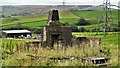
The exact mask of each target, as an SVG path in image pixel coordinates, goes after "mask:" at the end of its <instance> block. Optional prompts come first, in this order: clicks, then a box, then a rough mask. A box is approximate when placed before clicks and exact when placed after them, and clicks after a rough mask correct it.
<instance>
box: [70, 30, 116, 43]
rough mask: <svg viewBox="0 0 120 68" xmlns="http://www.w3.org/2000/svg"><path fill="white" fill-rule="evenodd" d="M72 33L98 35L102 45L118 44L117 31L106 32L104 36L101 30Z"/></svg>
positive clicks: (75, 33) (84, 35)
mask: <svg viewBox="0 0 120 68" xmlns="http://www.w3.org/2000/svg"><path fill="white" fill-rule="evenodd" d="M72 35H74V36H77V37H99V38H101V43H102V44H103V45H118V32H113V33H112V32H107V35H106V36H105V37H104V35H103V32H98V34H97V35H96V32H73V33H72Z"/></svg>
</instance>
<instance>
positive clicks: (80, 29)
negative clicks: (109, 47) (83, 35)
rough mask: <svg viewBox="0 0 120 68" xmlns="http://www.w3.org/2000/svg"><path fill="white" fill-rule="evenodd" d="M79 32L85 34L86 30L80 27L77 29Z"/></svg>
mask: <svg viewBox="0 0 120 68" xmlns="http://www.w3.org/2000/svg"><path fill="white" fill-rule="evenodd" d="M79 31H80V32H86V31H87V30H86V29H85V28H84V27H80V28H79Z"/></svg>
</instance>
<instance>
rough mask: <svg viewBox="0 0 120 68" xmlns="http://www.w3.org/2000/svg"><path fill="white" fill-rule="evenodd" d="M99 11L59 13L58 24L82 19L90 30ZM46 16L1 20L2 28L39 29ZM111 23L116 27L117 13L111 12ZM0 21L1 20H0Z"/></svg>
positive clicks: (45, 21)
mask: <svg viewBox="0 0 120 68" xmlns="http://www.w3.org/2000/svg"><path fill="white" fill-rule="evenodd" d="M100 13H101V12H100V11H72V12H71V11H69V12H60V13H59V16H60V22H61V23H65V22H68V23H69V24H71V25H72V24H75V23H76V22H77V21H78V20H79V19H80V18H84V19H85V20H87V21H90V22H91V25H88V26H83V27H85V28H87V29H92V28H95V27H97V23H98V20H99V19H100ZM47 15H48V14H35V15H31V16H18V17H12V18H4V19H2V25H1V26H2V28H6V29H7V28H10V27H15V25H16V24H17V23H21V24H22V26H23V27H27V28H31V27H40V26H44V25H46V24H47V18H48V16H47ZM112 17H113V23H112V26H117V25H118V11H117V10H113V11H112ZM0 20H1V19H0Z"/></svg>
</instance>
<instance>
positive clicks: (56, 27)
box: [42, 10, 72, 47]
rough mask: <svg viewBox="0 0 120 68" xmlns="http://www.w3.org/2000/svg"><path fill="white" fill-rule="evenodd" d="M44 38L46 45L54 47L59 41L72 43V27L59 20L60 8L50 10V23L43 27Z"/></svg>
mask: <svg viewBox="0 0 120 68" xmlns="http://www.w3.org/2000/svg"><path fill="white" fill-rule="evenodd" d="M42 38H43V39H42V40H43V41H44V42H45V45H46V46H52V47H53V46H54V44H55V43H59V42H60V43H62V44H63V45H65V46H67V45H70V44H71V39H72V31H71V27H70V26H69V25H65V24H61V23H60V22H59V14H58V10H51V11H49V15H48V24H47V25H46V26H45V27H43V35H42Z"/></svg>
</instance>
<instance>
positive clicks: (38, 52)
mask: <svg viewBox="0 0 120 68" xmlns="http://www.w3.org/2000/svg"><path fill="white" fill-rule="evenodd" d="M73 34H74V35H75V34H76V35H78V34H82V35H85V34H86V35H87V36H89V34H91V35H94V34H95V33H93V32H91V33H73ZM101 34H102V33H99V34H98V36H97V37H100V38H101V41H102V43H101V45H100V46H98V47H89V45H88V44H82V45H80V46H79V45H77V46H79V47H76V46H72V47H70V46H69V47H67V48H66V47H63V48H56V47H55V48H54V49H50V48H47V47H46V48H44V47H41V46H37V47H36V46H33V45H29V47H28V45H26V44H25V43H23V42H25V41H26V40H27V39H24V40H17V39H12V41H11V43H10V39H2V44H3V45H1V46H2V50H3V55H2V58H3V60H2V61H3V66H93V65H94V64H92V63H89V62H82V61H81V58H85V57H93V56H100V57H106V58H109V61H108V63H110V64H111V66H116V65H118V39H117V38H118V35H117V33H114V35H112V33H108V35H107V36H106V37H103V35H101ZM27 41H28V40H27ZM5 43H7V44H5ZM55 46H56V45H55ZM99 50H103V51H104V52H105V53H102V52H100V51H99ZM62 57H74V58H75V59H74V60H50V58H62Z"/></svg>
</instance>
